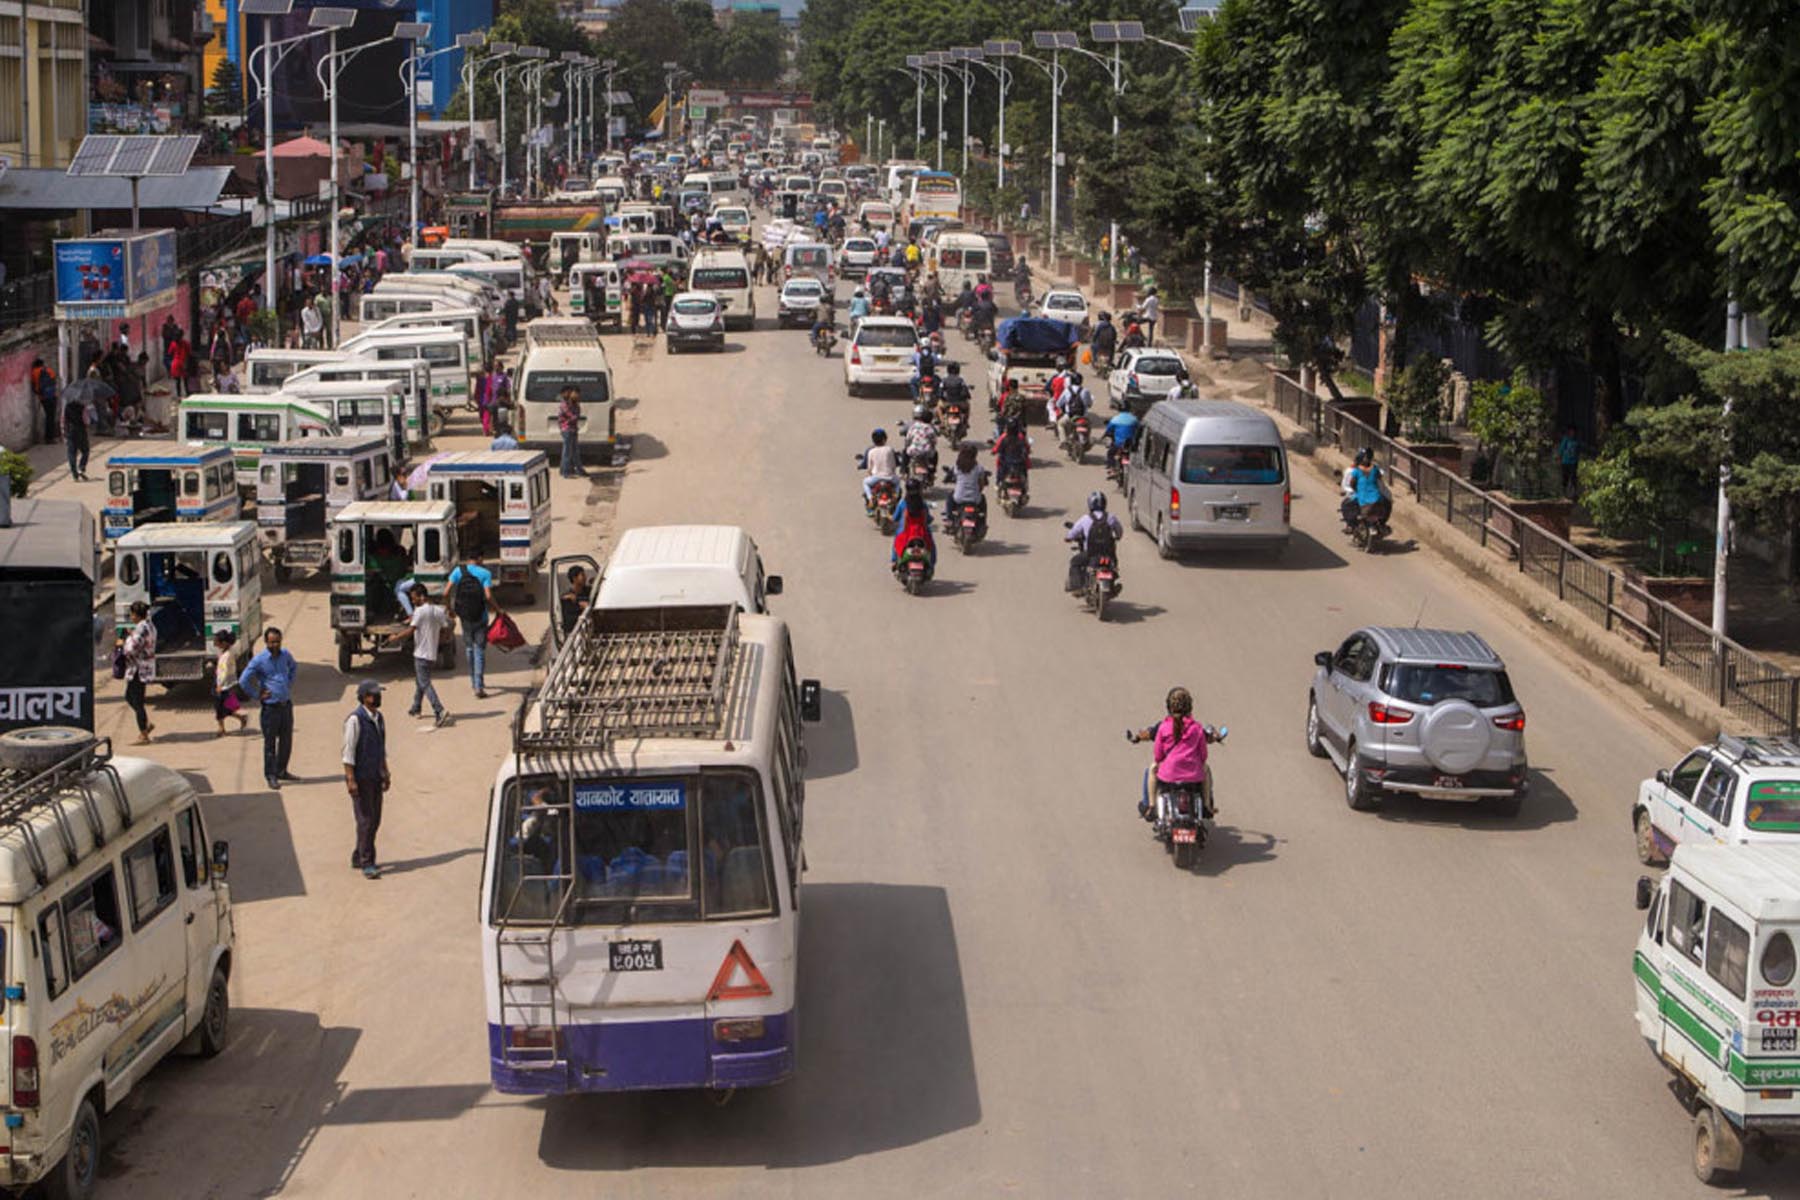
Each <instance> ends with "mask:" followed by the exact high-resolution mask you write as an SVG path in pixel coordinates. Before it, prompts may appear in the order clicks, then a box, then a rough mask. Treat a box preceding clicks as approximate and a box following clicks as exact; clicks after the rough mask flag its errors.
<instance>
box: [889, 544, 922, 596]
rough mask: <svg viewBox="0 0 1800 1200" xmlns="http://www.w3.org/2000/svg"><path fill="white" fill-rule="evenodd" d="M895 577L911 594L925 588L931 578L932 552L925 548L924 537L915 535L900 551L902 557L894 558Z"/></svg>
mask: <svg viewBox="0 0 1800 1200" xmlns="http://www.w3.org/2000/svg"><path fill="white" fill-rule="evenodd" d="M894 578H896V579H898V580H899V581H900V586H901V587H903V588H905V589H906V594H907V595H909V596H917V595H918V594H919V593H920V592H922V591H924V590H925V585H926V584H927V583H928V582H930V580H931V552H930V551H929V550H927V549H926V548H925V540H924V539H923V538H917V537H915V538H914V539H913V540H912V541H910V542H908V543H906V546H905V548H904V549H902V550H901V551H900V557H899V558H896V559H895V560H894Z"/></svg>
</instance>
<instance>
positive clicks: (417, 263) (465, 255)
mask: <svg viewBox="0 0 1800 1200" xmlns="http://www.w3.org/2000/svg"><path fill="white" fill-rule="evenodd" d="M492 261H493V255H491V254H483V253H482V252H481V251H479V250H472V249H469V248H468V247H466V246H465V247H461V248H458V249H446V248H444V247H442V246H437V247H434V248H431V249H426V248H424V247H420V248H418V249H416V250H414V251H413V252H412V253H411V254H410V255H408V256H407V259H406V269H407V271H409V272H415V271H416V272H420V273H426V272H429V273H432V274H436V273H437V272H439V271H443V270H445V269H447V268H449V267H454V266H456V265H457V264H458V263H470V262H492Z"/></svg>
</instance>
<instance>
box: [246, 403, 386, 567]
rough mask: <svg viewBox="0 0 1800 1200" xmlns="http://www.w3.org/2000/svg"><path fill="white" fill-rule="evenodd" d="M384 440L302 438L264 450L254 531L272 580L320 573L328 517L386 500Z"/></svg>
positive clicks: (365, 436)
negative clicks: (303, 570)
mask: <svg viewBox="0 0 1800 1200" xmlns="http://www.w3.org/2000/svg"><path fill="white" fill-rule="evenodd" d="M388 451H389V443H388V439H387V437H386V436H385V435H383V434H381V433H379V432H374V433H363V434H356V435H345V436H343V437H322V438H301V439H299V440H298V441H291V442H277V443H276V444H275V445H273V446H268V447H265V448H264V450H263V452H262V461H261V462H260V463H259V464H258V466H257V474H256V525H257V533H258V535H259V536H260V537H261V539H262V544H263V548H264V549H265V550H266V551H267V552H268V555H269V561H270V562H271V563H273V564H274V566H275V578H276V579H277V580H278V581H280V582H283V583H285V582H287V580H288V578H289V577H290V575H291V574H292V573H293V570H294V568H296V567H322V566H324V565H325V560H326V558H327V557H328V556H329V554H330V543H329V541H328V535H329V533H330V528H331V517H332V514H333V513H336V512H337V511H338V510H339V509H341V508H343V507H344V506H345V505H347V504H353V503H355V502H356V501H358V500H385V499H387V498H388V496H389V495H390V494H391V492H390V489H391V488H392V487H393V482H394V474H393V462H392V460H391V459H390V458H389V454H388Z"/></svg>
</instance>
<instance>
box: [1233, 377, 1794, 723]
mask: <svg viewBox="0 0 1800 1200" xmlns="http://www.w3.org/2000/svg"><path fill="white" fill-rule="evenodd" d="M1269 379H1270V395H1269V399H1270V404H1271V405H1272V407H1273V408H1274V409H1275V411H1277V412H1279V413H1281V414H1282V415H1283V416H1285V417H1287V418H1288V419H1289V420H1290V421H1293V422H1294V423H1295V424H1297V425H1300V426H1301V427H1302V428H1305V429H1308V430H1310V431H1311V432H1312V434H1313V436H1314V437H1316V438H1317V439H1318V440H1319V442H1320V443H1322V444H1329V445H1335V446H1337V447H1339V448H1340V449H1342V450H1343V451H1344V452H1345V453H1347V454H1355V453H1356V451H1358V450H1361V449H1364V448H1367V449H1368V450H1369V451H1370V452H1371V453H1372V454H1373V455H1374V457H1375V461H1376V462H1377V463H1379V464H1380V465H1381V467H1382V469H1383V470H1385V471H1386V472H1387V473H1388V475H1389V476H1390V477H1391V478H1393V479H1396V480H1398V481H1400V482H1401V483H1404V484H1405V485H1406V488H1407V490H1408V491H1410V492H1411V493H1412V496H1413V499H1414V500H1415V501H1416V502H1417V504H1418V506H1419V508H1420V509H1421V510H1422V511H1424V512H1427V513H1429V514H1431V515H1433V516H1435V517H1437V518H1438V519H1439V520H1442V521H1444V522H1446V523H1448V524H1449V525H1451V526H1452V527H1453V528H1455V529H1456V530H1458V531H1459V532H1461V533H1462V534H1463V535H1464V536H1465V537H1467V538H1469V539H1470V540H1471V541H1474V542H1476V543H1477V544H1479V545H1481V546H1482V547H1484V548H1486V549H1489V550H1492V551H1493V552H1494V553H1495V554H1497V555H1499V556H1500V557H1501V558H1503V559H1505V560H1507V561H1509V562H1513V563H1517V564H1518V567H1519V571H1520V573H1521V574H1523V575H1525V576H1526V577H1527V578H1529V579H1530V580H1531V581H1532V582H1533V583H1535V584H1537V585H1538V586H1539V587H1541V588H1543V589H1544V590H1545V591H1546V592H1549V593H1550V594H1551V595H1553V596H1555V597H1556V598H1557V599H1558V600H1561V601H1563V602H1565V603H1566V604H1568V605H1569V606H1570V607H1572V608H1574V609H1575V610H1576V611H1577V612H1579V613H1581V615H1582V616H1584V617H1586V618H1587V619H1588V620H1590V621H1592V622H1594V623H1595V624H1596V625H1599V626H1601V627H1602V628H1604V629H1606V630H1608V631H1610V632H1614V633H1617V634H1619V635H1620V636H1621V637H1623V638H1625V639H1626V640H1628V641H1630V642H1632V643H1634V644H1636V645H1638V646H1640V647H1642V648H1644V649H1646V650H1649V651H1651V652H1653V653H1654V654H1655V655H1656V661H1657V665H1658V666H1659V667H1660V668H1661V669H1662V670H1664V671H1667V672H1668V673H1669V674H1670V675H1672V676H1674V677H1675V678H1676V679H1678V680H1680V681H1681V682H1683V683H1685V684H1687V685H1688V686H1689V687H1691V688H1693V689H1694V690H1696V691H1698V692H1700V693H1702V694H1703V695H1705V696H1706V697H1707V698H1708V699H1709V700H1711V701H1712V702H1713V703H1714V704H1717V705H1718V706H1719V707H1720V708H1722V709H1725V710H1726V711H1727V712H1729V713H1730V714H1731V716H1732V717H1733V719H1735V720H1738V721H1741V722H1743V724H1744V725H1745V727H1746V728H1747V729H1748V730H1750V731H1751V732H1755V733H1768V734H1786V735H1788V736H1790V737H1793V736H1800V674H1796V673H1794V672H1792V671H1789V670H1787V669H1786V668H1784V667H1782V666H1781V664H1779V663H1777V662H1774V661H1772V660H1770V659H1767V658H1764V657H1763V656H1761V655H1759V654H1756V653H1755V652H1753V651H1751V650H1747V649H1745V648H1744V647H1743V646H1740V645H1738V644H1737V643H1736V642H1734V641H1732V640H1731V639H1730V638H1722V637H1718V636H1716V635H1715V634H1714V633H1713V632H1712V630H1711V629H1710V628H1708V627H1707V626H1706V625H1704V624H1702V623H1701V622H1699V621H1696V620H1695V619H1694V618H1693V617H1690V616H1689V615H1688V614H1687V613H1685V612H1683V611H1681V609H1679V608H1677V607H1676V606H1675V605H1673V604H1670V603H1669V602H1668V601H1666V600H1662V599H1659V598H1658V597H1655V596H1652V595H1651V594H1650V593H1649V592H1648V591H1646V590H1645V589H1644V588H1643V586H1642V585H1641V584H1638V583H1634V582H1633V581H1632V580H1631V579H1630V578H1629V577H1628V576H1626V575H1625V574H1623V573H1622V572H1620V571H1617V570H1614V569H1613V568H1612V567H1609V566H1607V565H1606V564H1605V563H1602V562H1600V561H1599V560H1597V559H1595V558H1594V557H1593V556H1592V555H1589V554H1587V553H1585V552H1584V551H1582V550H1581V549H1580V548H1579V547H1577V546H1576V545H1574V544H1573V543H1572V542H1569V541H1566V540H1564V539H1563V538H1560V537H1558V536H1556V535H1555V534H1554V533H1551V532H1550V531H1549V530H1547V529H1545V528H1544V527H1543V526H1541V525H1538V524H1536V523H1535V522H1533V521H1532V520H1531V518H1530V517H1528V516H1525V515H1524V514H1522V513H1520V512H1519V511H1517V510H1516V509H1514V508H1512V507H1510V506H1509V505H1506V504H1503V503H1501V502H1500V501H1498V500H1496V499H1494V497H1493V496H1492V494H1490V493H1488V492H1484V491H1482V490H1481V489H1480V488H1478V487H1475V486H1474V485H1473V484H1471V483H1469V482H1468V481H1467V480H1465V479H1462V478H1461V477H1459V476H1458V475H1456V474H1455V473H1454V472H1452V471H1448V470H1446V469H1445V468H1443V467H1442V466H1439V465H1438V464H1437V463H1435V462H1432V461H1431V460H1430V459H1428V458H1425V457H1424V456H1422V455H1418V454H1414V453H1413V452H1412V451H1410V450H1408V449H1407V448H1406V447H1404V446H1402V445H1400V444H1399V443H1398V442H1396V441H1394V440H1393V439H1392V438H1388V437H1385V436H1383V435H1382V433H1381V432H1380V431H1379V430H1377V429H1376V428H1374V427H1373V426H1371V425H1369V424H1367V423H1365V422H1363V421H1360V420H1358V419H1357V418H1356V417H1354V416H1352V415H1351V414H1350V413H1349V412H1347V411H1345V410H1344V409H1343V408H1341V407H1339V406H1337V405H1334V404H1332V403H1331V402H1330V401H1329V400H1328V399H1326V398H1325V397H1323V396H1320V395H1318V394H1317V393H1315V392H1312V391H1309V390H1307V389H1306V388H1303V387H1301V386H1300V384H1299V383H1298V382H1296V381H1295V380H1293V379H1291V378H1290V377H1288V376H1286V375H1283V374H1281V373H1280V372H1278V371H1271V372H1270V375H1269Z"/></svg>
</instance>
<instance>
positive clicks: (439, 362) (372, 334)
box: [343, 326, 475, 417]
mask: <svg viewBox="0 0 1800 1200" xmlns="http://www.w3.org/2000/svg"><path fill="white" fill-rule="evenodd" d="M343 349H344V354H345V356H346V357H348V358H371V359H375V360H377V361H382V362H408V361H411V360H413V359H416V358H422V359H424V360H425V361H426V362H429V363H430V364H431V407H432V410H433V411H434V412H441V413H443V414H445V416H446V417H447V416H448V415H449V414H450V413H453V412H456V411H457V410H458V409H463V408H470V409H472V408H474V406H475V405H474V401H473V399H472V395H473V393H472V392H471V391H470V387H469V384H470V375H469V372H470V358H469V340H468V338H466V337H464V336H463V334H462V332H461V331H460V330H456V329H447V328H444V327H442V326H436V327H428V328H424V329H388V330H383V331H380V332H377V331H375V330H372V329H371V330H365V331H364V332H362V333H359V334H357V335H356V336H355V337H353V338H350V339H349V340H348V341H346V342H345V343H344V346H343Z"/></svg>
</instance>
